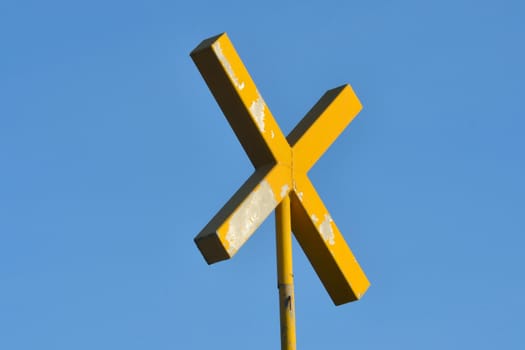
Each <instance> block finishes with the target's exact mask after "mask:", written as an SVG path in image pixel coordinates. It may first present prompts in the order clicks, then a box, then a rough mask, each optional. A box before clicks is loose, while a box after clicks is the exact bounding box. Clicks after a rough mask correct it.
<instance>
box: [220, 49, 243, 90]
mask: <svg viewBox="0 0 525 350" xmlns="http://www.w3.org/2000/svg"><path fill="white" fill-rule="evenodd" d="M212 47H213V51H215V54H216V55H217V57H218V58H219V61H221V63H222V65H223V67H224V69H226V73H228V76H229V77H230V79H231V80H232V81H233V84H234V85H235V87H237V89H239V90H242V89H244V82H241V83H239V79H238V78H237V76H236V75H235V72H234V71H233V68H232V65H231V64H230V62H229V61H228V59H227V58H226V56H224V53H223V52H222V48H221V44H220V43H219V42H218V41H217V42H216V43H215V44H213V45H212Z"/></svg>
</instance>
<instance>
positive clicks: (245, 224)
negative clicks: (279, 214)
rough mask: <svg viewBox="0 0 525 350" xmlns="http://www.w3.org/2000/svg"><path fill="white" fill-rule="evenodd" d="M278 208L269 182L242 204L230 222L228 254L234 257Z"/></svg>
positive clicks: (264, 183)
mask: <svg viewBox="0 0 525 350" xmlns="http://www.w3.org/2000/svg"><path fill="white" fill-rule="evenodd" d="M276 206H277V201H276V200H275V196H274V193H273V190H272V187H271V186H270V184H269V183H268V182H267V181H263V182H261V184H260V185H259V186H258V187H257V188H256V189H255V190H254V191H253V192H252V193H250V195H249V196H248V197H246V200H245V201H244V202H243V203H242V204H241V206H240V207H239V208H238V210H237V211H236V212H235V213H234V214H233V215H232V216H231V218H230V221H229V227H228V232H227V233H226V240H227V241H228V243H229V248H228V253H229V254H230V255H231V256H233V255H234V254H235V253H236V252H237V250H239V248H240V247H241V246H242V245H243V244H244V243H245V242H246V241H247V240H248V238H250V236H251V235H252V234H253V232H254V231H255V229H257V227H259V225H260V224H261V223H262V222H263V221H264V219H266V218H267V217H268V215H270V213H271V212H272V210H274V209H275V207H276Z"/></svg>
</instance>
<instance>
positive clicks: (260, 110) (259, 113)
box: [250, 93, 266, 132]
mask: <svg viewBox="0 0 525 350" xmlns="http://www.w3.org/2000/svg"><path fill="white" fill-rule="evenodd" d="M257 96H258V97H257V99H256V100H255V101H253V102H252V104H251V105H250V112H251V113H252V115H253V117H254V118H255V122H256V123H257V126H258V127H259V130H261V132H264V109H265V108H266V104H265V103H264V100H263V99H262V97H261V95H259V93H257Z"/></svg>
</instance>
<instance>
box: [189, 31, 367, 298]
mask: <svg viewBox="0 0 525 350" xmlns="http://www.w3.org/2000/svg"><path fill="white" fill-rule="evenodd" d="M191 57H192V59H193V60H194V62H195V64H196V65H197V67H198V69H199V71H200V72H201V74H202V76H203V77H204V79H205V81H206V83H207V85H208V87H209V88H210V90H211V92H212V94H213V95H214V97H215V99H216V100H217V102H218V104H219V106H220V107H221V109H222V111H223V113H224V115H225V116H226V118H227V120H228V122H229V123H230V125H231V127H232V129H233V130H234V132H235V134H236V135H237V137H238V139H239V141H240V142H241V144H242V146H243V148H244V149H245V151H246V153H247V154H248V157H249V158H250V160H251V162H252V164H253V165H254V167H255V172H254V173H253V175H252V176H250V178H248V180H247V181H246V182H245V183H244V184H243V185H242V186H241V188H240V189H239V190H238V191H237V192H236V193H235V194H234V195H233V197H232V198H231V199H230V200H229V201H228V202H227V203H226V204H225V205H224V207H223V208H222V209H221V210H220V211H219V212H218V214H217V215H216V216H215V217H214V218H213V219H212V220H211V221H210V223H209V224H208V225H207V226H206V227H205V228H204V229H203V230H202V231H201V232H200V233H199V234H198V235H197V237H195V242H196V243H197V246H198V247H199V249H200V251H201V252H202V254H203V256H204V258H205V259H206V261H207V262H208V263H209V264H211V263H215V262H218V261H221V260H224V259H229V258H231V257H233V255H235V253H236V252H237V251H238V250H239V248H240V247H241V246H242V245H243V244H244V243H245V242H246V241H247V240H248V239H249V237H250V236H251V235H252V234H253V233H254V231H255V230H256V229H257V227H258V226H259V225H260V224H261V223H262V222H263V221H264V220H265V219H266V218H267V217H268V216H269V215H270V213H271V212H272V211H273V210H274V209H275V208H276V207H277V206H278V205H279V204H280V203H282V202H283V200H285V198H288V196H290V200H291V226H292V231H293V233H294V235H295V237H296V238H297V240H298V242H299V244H300V245H301V247H302V249H303V250H304V252H305V253H306V256H307V257H308V259H309V261H310V262H311V264H312V266H313V267H314V269H315V271H316V273H317V274H318V276H319V278H320V279H321V281H322V283H323V285H324V286H325V288H326V290H327V291H328V293H329V295H330V297H331V298H332V300H333V302H334V303H335V304H336V305H339V304H343V303H346V302H349V301H353V300H357V299H359V298H360V297H361V296H362V295H363V294H364V293H365V291H366V290H367V288H368V286H369V282H368V280H367V278H366V276H365V274H364V273H363V271H362V270H361V268H360V266H359V264H358V263H357V261H356V259H355V258H354V255H353V254H352V251H351V250H350V248H349V247H348V245H347V244H346V242H345V239H344V238H343V236H342V234H341V233H340V231H339V229H338V228H337V226H336V225H335V222H334V221H333V219H332V217H331V216H330V214H329V212H328V211H327V209H326V207H325V206H324V204H323V202H322V200H321V199H320V198H319V195H318V194H317V192H316V191H315V188H314V187H313V185H312V184H311V182H310V180H309V179H308V176H307V172H308V170H309V169H310V168H311V167H312V166H313V165H314V164H315V162H316V161H317V160H318V159H319V158H320V157H321V156H322V154H323V153H324V152H325V151H326V150H327V149H328V147H330V145H331V144H332V143H333V142H334V141H335V139H336V138H337V137H338V136H339V134H340V133H341V132H342V131H343V130H344V129H345V127H346V126H347V125H348V124H349V123H350V122H351V121H352V119H353V118H354V117H355V116H356V115H357V114H358V113H359V111H360V110H361V104H360V102H359V100H358V98H357V96H356V95H355V94H354V92H353V90H352V88H351V87H350V86H349V85H344V86H341V87H338V88H335V89H332V90H329V91H327V92H326V93H325V94H324V95H323V96H322V97H321V99H320V100H319V102H318V103H317V104H315V105H314V107H313V108H312V109H311V110H310V111H309V112H308V113H307V114H306V116H305V117H304V118H303V119H302V120H301V122H299V124H298V125H297V126H296V127H295V128H294V130H293V131H292V132H291V133H290V134H289V135H288V137H285V136H284V134H283V133H282V131H281V130H280V128H279V126H278V124H277V122H276V121H275V119H274V117H273V115H272V113H271V112H270V110H269V108H268V106H267V105H266V104H265V102H264V100H263V98H262V96H261V94H260V93H259V91H258V89H257V87H256V86H255V83H254V82H253V80H252V79H251V77H250V75H249V73H248V71H247V69H246V67H245V66H244V64H243V63H242V61H241V59H240V57H239V56H238V54H237V52H236V51H235V48H234V47H233V45H232V43H231V42H230V40H229V38H228V36H227V35H226V34H221V35H218V36H215V37H213V38H210V39H207V40H204V41H203V42H202V43H201V44H200V45H199V46H198V47H197V48H196V49H195V50H193V51H192V53H191Z"/></svg>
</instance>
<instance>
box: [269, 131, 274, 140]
mask: <svg viewBox="0 0 525 350" xmlns="http://www.w3.org/2000/svg"><path fill="white" fill-rule="evenodd" d="M270 136H271V137H272V139H273V138H274V137H275V133H274V132H273V130H272V131H270Z"/></svg>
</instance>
